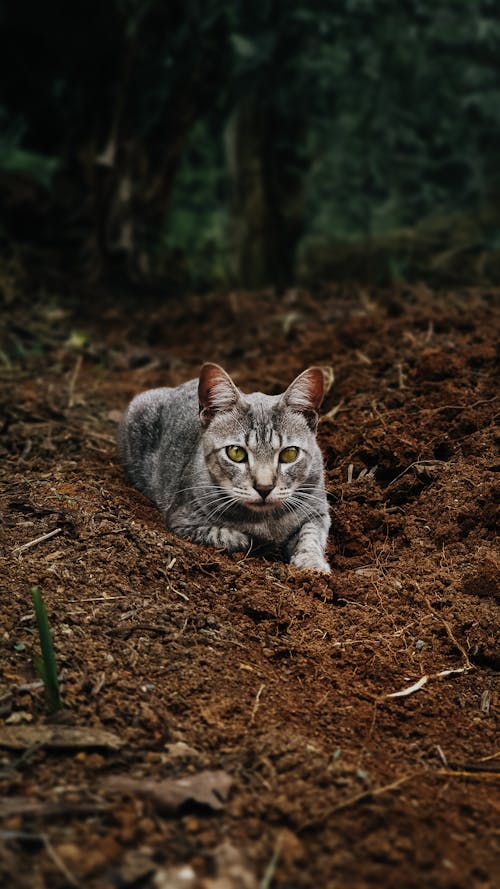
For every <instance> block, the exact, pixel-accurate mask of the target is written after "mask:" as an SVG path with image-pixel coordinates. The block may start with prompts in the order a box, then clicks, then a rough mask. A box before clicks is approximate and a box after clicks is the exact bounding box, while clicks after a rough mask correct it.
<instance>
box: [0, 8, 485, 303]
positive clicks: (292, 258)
mask: <svg viewBox="0 0 500 889" xmlns="http://www.w3.org/2000/svg"><path fill="white" fill-rule="evenodd" d="M0 25H1V27H0V83H1V84H2V98H1V100H0V123H1V124H2V125H3V134H2V135H0V198H1V199H2V204H3V209H2V211H1V215H2V217H3V218H2V223H3V226H4V231H6V232H7V234H9V233H10V234H14V235H17V236H20V235H21V236H23V237H25V236H29V237H30V238H31V239H45V242H52V243H56V244H61V243H64V244H65V245H68V244H73V245H74V246H75V247H77V248H78V249H79V251H80V254H81V253H82V252H83V253H84V254H85V255H86V257H87V260H88V266H89V268H90V269H91V270H92V271H93V272H94V273H95V274H98V273H100V272H102V271H103V270H110V269H111V270H112V271H116V267H117V266H118V267H119V268H120V269H122V270H123V268H126V269H127V271H128V272H133V273H134V274H136V275H137V274H141V275H142V274H145V273H148V271H149V270H151V269H152V268H153V267H154V268H155V270H156V271H158V270H159V271H160V272H161V271H163V272H164V271H165V267H166V266H167V267H171V264H172V261H173V257H174V256H175V257H178V258H179V265H180V266H182V268H183V269H186V270H187V272H186V274H188V275H191V278H192V279H194V280H195V281H197V282H201V283H203V284H210V282H212V281H214V280H219V281H220V280H221V279H225V280H227V279H230V280H232V281H236V282H238V283H241V284H244V285H247V286H257V285H259V284H262V283H270V282H272V283H277V284H286V283H287V282H289V281H291V280H292V279H293V278H294V276H295V275H296V273H297V268H299V270H301V271H302V272H303V273H304V274H306V275H308V276H310V274H311V272H314V270H315V268H318V269H319V270H320V273H321V274H323V275H325V274H328V275H336V274H339V272H340V271H341V270H342V271H343V273H345V274H359V273H360V272H362V266H361V265H360V262H359V248H356V249H357V258H355V259H354V261H353V262H352V263H351V265H350V266H349V263H347V265H345V264H344V265H342V264H339V262H338V261H337V258H338V256H339V245H340V246H341V247H342V250H344V252H345V248H346V247H349V245H350V244H354V245H359V244H360V243H361V245H362V250H363V252H364V255H366V256H369V255H373V254H374V253H375V252H376V251H378V250H379V248H380V249H382V248H381V244H383V242H384V239H389V241H390V243H389V242H388V245H386V248H384V249H385V259H384V260H383V261H384V262H385V266H386V268H387V269H389V271H390V270H391V269H392V270H393V271H395V272H396V273H401V272H402V273H411V272H412V270H413V268H414V265H415V263H414V259H415V258H418V257H420V255H421V253H422V252H425V250H427V252H428V253H430V252H432V251H434V253H438V254H439V255H438V256H437V259H436V263H437V265H439V264H441V265H440V268H444V266H445V265H446V262H447V261H448V260H447V259H446V261H445V260H444V259H443V257H448V258H449V257H453V261H454V262H455V263H456V261H457V256H458V255H460V256H463V257H465V255H467V256H469V257H473V256H474V255H476V254H477V257H480V256H481V255H482V251H484V250H492V251H495V250H498V251H500V235H499V231H500V224H499V220H500V206H499V201H498V195H499V192H500V171H499V168H498V161H497V157H498V149H499V146H500V62H499V59H500V18H499V16H498V8H497V3H496V0H454V2H453V3H449V2H447V0H404V2H401V0H338V2H337V3H329V2H326V0H310V2H307V3H306V0H289V2H287V3H283V2H280V0H258V2H255V0H253V2H251V0H236V2H235V0H205V2H204V3H202V2H200V0H184V2H180V0H171V2H169V3H165V2H164V0H108V2H107V3H100V2H98V0H88V2H87V3H85V4H84V3H80V2H76V3H74V4H67V3H63V2H62V0H51V2H49V3H47V4H45V5H43V4H39V3H36V2H34V0H31V2H30V0H17V2H16V3H15V4H14V3H11V2H8V0H3V2H2V0H0ZM223 134H225V138H223ZM223 142H224V145H223ZM224 146H225V147H224ZM33 183H35V184H33ZM472 219H474V222H471V220H472ZM28 222H29V223H30V225H29V226H28ZM458 233H459V234H460V238H459V243H458V246H457V241H456V237H458ZM391 245H392V246H391ZM450 251H451V252H450ZM457 251H458V252H457ZM354 254H355V251H354ZM355 255H356V254H355ZM297 256H298V259H299V265H298V266H297ZM419 261H420V260H419ZM478 261H479V260H478ZM436 267H437V266H436ZM368 272H369V273H370V274H372V271H371V267H370V268H369V269H368Z"/></svg>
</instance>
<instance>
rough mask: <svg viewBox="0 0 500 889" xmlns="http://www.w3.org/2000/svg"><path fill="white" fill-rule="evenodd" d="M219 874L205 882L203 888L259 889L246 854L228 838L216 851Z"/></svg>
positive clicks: (216, 864)
mask: <svg viewBox="0 0 500 889" xmlns="http://www.w3.org/2000/svg"><path fill="white" fill-rule="evenodd" d="M214 858H215V867H216V872H217V875H216V877H215V878H214V879H211V878H208V879H206V880H204V882H203V889H258V883H257V879H256V876H255V874H254V872H253V870H251V869H250V866H249V864H248V862H247V861H246V859H245V856H244V855H243V853H242V852H240V850H239V849H237V848H236V846H233V844H232V843H230V842H229V840H227V841H226V842H224V843H221V845H220V846H218V847H217V849H216V850H215V852H214Z"/></svg>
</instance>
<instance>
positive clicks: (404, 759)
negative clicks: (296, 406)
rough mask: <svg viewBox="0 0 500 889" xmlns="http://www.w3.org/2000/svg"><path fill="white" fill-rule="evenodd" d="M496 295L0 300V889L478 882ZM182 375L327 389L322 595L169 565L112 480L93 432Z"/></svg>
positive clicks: (487, 795)
mask: <svg viewBox="0 0 500 889" xmlns="http://www.w3.org/2000/svg"><path fill="white" fill-rule="evenodd" d="M0 283H1V282H0ZM498 295H499V294H498V293H495V292H479V291H468V292H455V293H439V294H436V293H432V292H430V291H429V290H428V289H427V288H426V287H424V286H419V287H412V288H409V287H408V288H407V287H400V288H399V289H395V290H393V291H384V292H383V291H371V290H369V289H362V288H359V287H355V286H347V285H343V286H338V287H335V286H331V287H325V288H323V289H322V290H321V291H318V292H317V293H316V294H314V295H311V294H308V293H305V292H303V291H300V290H290V291H288V292H286V293H285V294H283V295H281V296H275V295H274V294H272V293H271V292H268V293H266V292H263V293H242V292H238V293H231V294H223V295H213V296H206V297H204V296H191V297H186V298H183V299H182V300H179V301H177V302H174V301H171V302H165V303H164V304H163V305H162V306H161V307H158V305H156V306H155V305H153V304H151V305H149V304H148V303H147V301H146V302H145V301H141V304H140V305H139V306H138V307H136V308H135V309H131V308H127V307H126V306H124V307H122V308H120V305H119V302H118V301H117V300H116V299H115V300H113V299H112V298H111V297H107V296H106V295H102V296H100V297H99V298H97V297H91V296H85V295H83V296H82V295H81V294H80V295H79V296H74V297H67V298H65V299H64V300H62V299H61V298H57V297H56V296H54V295H53V294H52V292H51V291H47V289H45V291H43V292H39V290H37V289H36V288H34V287H33V286H32V285H31V284H30V283H29V281H27V280H24V281H23V280H22V278H21V279H20V280H19V281H17V280H16V279H15V278H14V279H12V278H11V279H7V278H6V279H5V280H4V281H3V306H2V321H1V326H2V342H1V350H2V351H1V353H0V359H1V370H0V380H1V402H2V406H1V422H0V429H1V437H0V455H1V464H0V475H1V480H2V488H1V514H2V521H1V527H0V547H1V551H0V556H1V566H2V567H1V577H0V583H1V586H2V594H1V595H2V598H1V603H2V611H1V614H2V619H1V625H0V795H1V796H0V883H1V885H2V886H5V887H9V889H10V887H12V889H28V887H29V889H49V887H50V889H61V887H67V886H77V887H78V886H85V887H89V889H108V887H152V889H153V887H154V889H181V887H183V889H306V887H337V889H343V887H350V889H351V887H352V889H357V887H370V886H376V887H383V889H396V887H397V889H400V887H405V889H412V887H439V889H459V887H467V889H470V887H478V889H479V887H480V889H493V887H494V886H498V882H497V880H498V874H499V871H500V794H499V778H500V743H499V734H498V721H497V720H498V706H499V689H498V670H499V666H500V656H499V645H498V642H499V640H498V627H499V601H498V597H499V593H498V589H499V586H498V578H499V561H498V553H497V551H496V550H495V527H496V516H497V509H498V487H495V481H496V473H497V471H498V469H499V468H500V461H499V459H498V447H497V446H498V433H497V432H496V429H495V417H496V415H497V414H498V388H497V379H498V378H497V377H496V376H495V357H496V355H495V344H496V336H497V331H498V314H496V310H495V306H498ZM203 360H212V361H217V362H219V363H221V364H222V365H223V366H224V367H225V368H226V369H227V370H228V371H229V372H230V373H231V374H232V375H233V377H234V379H235V380H236V382H237V383H238V384H239V385H240V386H241V387H242V388H243V389H244V390H246V391H254V390H256V389H259V390H262V391H266V392H269V393H273V392H279V391H282V390H283V389H284V387H286V385H287V384H288V383H289V382H290V381H291V379H292V378H293V376H294V375H295V374H296V373H298V372H299V371H301V370H303V369H304V368H305V367H307V366H308V365H310V364H320V365H322V366H324V367H326V368H330V367H331V368H333V371H334V374H335V381H334V383H333V386H332V387H331V389H330V391H329V392H328V395H327V397H326V399H325V402H324V405H323V408H322V410H323V415H322V418H321V421H320V425H319V440H320V444H321V446H322V449H323V452H324V456H325V462H326V474H327V487H328V491H329V500H330V504H331V513H332V531H331V538H330V548H329V558H330V561H331V564H332V575H331V577H326V576H320V575H317V574H315V573H314V572H300V571H298V570H295V569H292V568H291V567H289V566H288V565H285V564H283V563H282V562H280V561H279V560H278V558H277V556H276V559H274V560H273V559H272V558H270V557H269V555H267V556H265V554H259V553H256V552H254V553H252V554H251V556H244V555H234V556H227V555H223V554H222V553H220V552H218V551H216V550H213V549H210V548H208V547H201V546H197V545H194V544H191V543H189V542H184V541H182V540H180V539H178V538H177V537H175V536H174V535H172V534H170V533H168V532H167V531H166V530H165V529H164V527H163V525H162V520H161V517H160V515H159V513H158V512H157V511H156V510H155V508H154V507H153V506H152V505H151V504H150V503H149V502H148V501H147V500H146V498H144V497H143V496H142V495H140V494H139V493H138V492H136V491H135V490H133V489H131V488H130V487H129V486H128V484H127V483H126V481H125V478H124V476H123V473H122V470H121V468H120V466H119V465H118V463H117V458H116V453H115V446H114V436H115V431H116V423H117V418H118V417H119V414H120V412H121V411H122V410H123V409H124V408H125V406H126V404H127V403H128V400H129V399H130V397H131V396H132V395H134V394H135V393H137V392H139V391H141V390H143V389H146V388H149V387H153V386H158V385H164V384H165V385H175V384H178V383H180V382H182V381H184V380H187V379H190V378H192V377H194V376H196V375H197V373H198V370H199V366H200V364H201V362H202V361H203ZM51 532H53V534H52V536H50V537H48V538H47V539H45V540H42V541H39V542H38V543H36V542H35V543H33V541H36V540H37V539H38V538H39V537H41V536H42V535H48V534H50V533H51ZM26 544H31V545H30V546H25V545H26ZM34 584H36V585H37V586H38V587H39V588H40V590H41V591H42V593H43V596H44V598H45V602H46V605H47V610H48V614H49V620H50V624H51V628H52V631H53V639H54V645H55V650H56V655H57V660H58V666H59V670H60V679H61V686H62V692H63V697H64V701H65V708H64V710H63V711H61V712H60V713H59V714H56V715H50V714H49V713H48V710H47V701H46V697H45V693H44V689H43V688H42V687H40V682H39V681H38V676H37V673H36V671H35V668H34V665H33V662H34V656H35V655H36V654H37V653H38V651H39V640H38V634H37V631H36V625H35V621H34V615H33V608H32V603H31V596H30V589H31V587H32V586H33V585H34ZM445 671H446V672H445ZM443 672H444V675H441V674H443ZM425 677H428V678H427V679H425ZM418 680H422V681H421V683H420V687H418V688H414V689H413V691H411V693H409V694H406V695H403V696H399V697H389V695H391V694H392V693H394V692H399V691H402V690H407V689H409V688H410V687H411V686H413V685H415V683H417V681H418ZM76 728H78V729H79V732H78V733H75V731H74V729H76ZM103 730H105V732H106V734H104V735H103V734H102V732H103ZM178 779H182V781H179V780H178ZM200 787H201V789H200ZM176 794H177V795H176Z"/></svg>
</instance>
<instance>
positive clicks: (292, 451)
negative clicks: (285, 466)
mask: <svg viewBox="0 0 500 889" xmlns="http://www.w3.org/2000/svg"><path fill="white" fill-rule="evenodd" d="M298 456H299V449H298V448H283V450H282V451H281V453H280V463H293V461H294V460H296V459H297V457H298Z"/></svg>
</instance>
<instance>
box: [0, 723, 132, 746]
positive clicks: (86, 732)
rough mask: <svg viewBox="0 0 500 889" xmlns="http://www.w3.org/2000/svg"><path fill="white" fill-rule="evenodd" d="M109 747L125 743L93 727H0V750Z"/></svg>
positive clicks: (103, 730)
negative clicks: (35, 747) (34, 747)
mask: <svg viewBox="0 0 500 889" xmlns="http://www.w3.org/2000/svg"><path fill="white" fill-rule="evenodd" d="M35 745H36V746H37V747H51V748H65V747H73V748H74V747H76V748H79V747H106V748H108V749H110V750H119V749H120V747H122V746H123V742H122V741H121V740H120V738H119V737H118V736H117V735H114V734H112V733H111V732H108V731H105V729H101V728H94V727H93V726H72V725H15V726H14V725H9V726H4V727H0V747H9V748H11V749H12V750H25V749H26V748H28V747H33V746H35Z"/></svg>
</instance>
